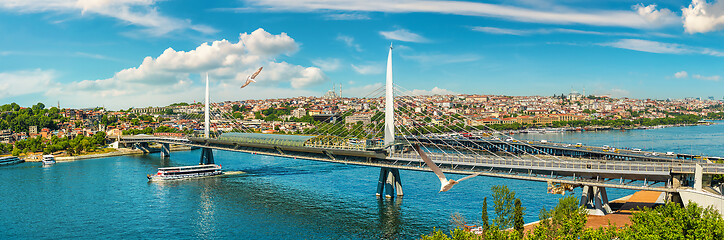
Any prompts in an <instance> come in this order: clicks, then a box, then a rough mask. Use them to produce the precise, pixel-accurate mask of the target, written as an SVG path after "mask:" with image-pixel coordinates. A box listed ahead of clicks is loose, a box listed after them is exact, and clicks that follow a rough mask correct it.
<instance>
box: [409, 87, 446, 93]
mask: <svg viewBox="0 0 724 240" xmlns="http://www.w3.org/2000/svg"><path fill="white" fill-rule="evenodd" d="M411 92H412V94H413V95H451V94H457V93H455V92H453V91H450V90H447V89H443V88H439V87H434V88H432V89H430V90H423V89H413V90H412V91H411Z"/></svg>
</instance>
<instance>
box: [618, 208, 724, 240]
mask: <svg viewBox="0 0 724 240" xmlns="http://www.w3.org/2000/svg"><path fill="white" fill-rule="evenodd" d="M631 223H632V224H631V226H630V227H629V228H628V229H626V231H625V232H624V234H623V235H624V236H623V238H624V239H724V220H722V216H721V214H719V212H717V211H716V210H714V209H713V208H711V207H709V208H702V207H700V206H699V205H697V204H696V203H693V202H689V203H688V204H687V206H686V207H681V206H679V205H678V204H675V203H668V204H666V205H664V206H662V207H658V208H654V209H653V210H652V209H645V210H644V211H641V212H636V213H634V214H633V216H632V217H631Z"/></svg>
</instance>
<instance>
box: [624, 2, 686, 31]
mask: <svg viewBox="0 0 724 240" xmlns="http://www.w3.org/2000/svg"><path fill="white" fill-rule="evenodd" d="M633 9H634V10H636V12H637V13H638V14H639V15H640V16H641V17H643V18H644V19H646V20H647V21H648V22H649V23H651V25H653V26H666V25H673V24H676V23H677V22H679V20H680V18H679V16H676V14H674V13H673V12H671V10H669V9H665V8H664V9H660V10H658V9H656V4H651V5H648V6H644V4H638V5H634V6H633Z"/></svg>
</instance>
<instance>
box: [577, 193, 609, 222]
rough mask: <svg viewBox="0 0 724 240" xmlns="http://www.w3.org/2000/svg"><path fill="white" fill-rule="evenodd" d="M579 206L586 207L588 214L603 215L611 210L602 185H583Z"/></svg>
mask: <svg viewBox="0 0 724 240" xmlns="http://www.w3.org/2000/svg"><path fill="white" fill-rule="evenodd" d="M580 206H581V207H586V209H587V210H588V214H589V215H599V216H603V215H606V214H609V213H611V212H613V211H611V207H610V206H609V205H608V195H607V194H606V188H604V187H596V186H583V191H582V193H581V203H580Z"/></svg>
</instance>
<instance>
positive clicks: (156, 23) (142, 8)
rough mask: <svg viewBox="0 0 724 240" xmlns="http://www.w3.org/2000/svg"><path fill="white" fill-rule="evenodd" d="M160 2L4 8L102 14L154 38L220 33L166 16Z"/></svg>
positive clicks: (89, 0) (9, 2)
mask: <svg viewBox="0 0 724 240" xmlns="http://www.w3.org/2000/svg"><path fill="white" fill-rule="evenodd" d="M156 2H158V0H3V1H0V8H2V9H6V10H11V11H17V12H20V13H38V12H57V13H74V12H75V13H79V14H81V15H83V16H85V15H101V16H106V17H111V18H116V19H118V20H121V21H123V22H125V23H128V24H131V25H136V26H141V27H144V28H146V29H145V30H144V33H146V34H147V35H153V36H161V35H164V34H167V33H169V32H172V31H176V30H184V29H188V30H193V31H197V32H201V33H205V34H209V33H214V32H217V30H215V29H213V28H211V27H209V26H204V25H198V24H191V21H190V20H188V19H177V18H172V17H167V16H163V15H162V14H160V13H159V12H158V10H157V7H156V6H155V4H156Z"/></svg>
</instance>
